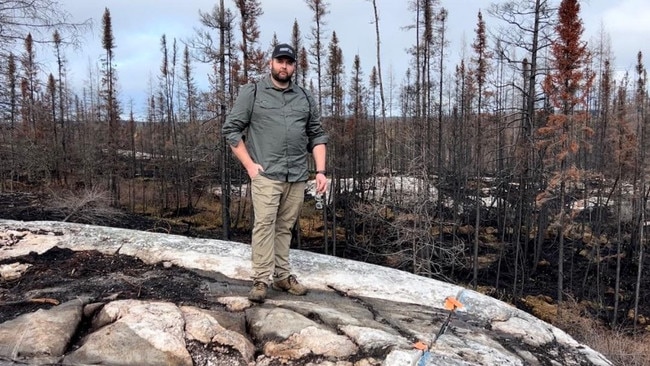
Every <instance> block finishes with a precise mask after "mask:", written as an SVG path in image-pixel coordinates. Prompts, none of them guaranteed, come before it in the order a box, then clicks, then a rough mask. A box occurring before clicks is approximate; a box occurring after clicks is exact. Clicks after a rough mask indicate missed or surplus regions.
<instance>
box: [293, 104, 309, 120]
mask: <svg viewBox="0 0 650 366" xmlns="http://www.w3.org/2000/svg"><path fill="white" fill-rule="evenodd" d="M289 113H290V114H291V117H292V118H294V119H296V120H304V121H309V106H306V105H304V106H303V105H296V106H291V108H290V111H289Z"/></svg>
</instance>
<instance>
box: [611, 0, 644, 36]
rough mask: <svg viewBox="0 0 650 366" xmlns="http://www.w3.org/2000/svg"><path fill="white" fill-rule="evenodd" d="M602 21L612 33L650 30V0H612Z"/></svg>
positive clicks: (636, 33)
mask: <svg viewBox="0 0 650 366" xmlns="http://www.w3.org/2000/svg"><path fill="white" fill-rule="evenodd" d="M611 4H612V5H613V7H612V8H611V9H609V10H607V11H606V12H605V14H604V16H603V21H604V22H605V26H606V27H607V29H608V30H609V31H610V32H612V33H613V34H617V35H619V34H620V35H623V34H626V33H631V34H635V35H639V36H640V34H641V33H646V36H647V33H648V32H650V2H649V1H647V0H623V1H612V2H611Z"/></svg>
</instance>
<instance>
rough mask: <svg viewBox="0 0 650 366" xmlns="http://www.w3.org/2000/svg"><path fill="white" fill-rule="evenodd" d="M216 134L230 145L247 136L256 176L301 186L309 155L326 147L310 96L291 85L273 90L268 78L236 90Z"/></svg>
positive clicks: (304, 177)
mask: <svg viewBox="0 0 650 366" xmlns="http://www.w3.org/2000/svg"><path fill="white" fill-rule="evenodd" d="M256 89H257V90H256ZM308 98H309V99H308ZM247 128H248V132H246V129H247ZM221 132H222V133H223V136H224V137H225V138H226V141H227V142H228V144H230V145H232V146H236V145H237V144H238V143H239V141H241V140H242V139H244V136H247V137H246V139H245V142H246V147H247V150H248V153H249V155H250V156H251V158H252V159H253V161H255V162H256V163H257V164H260V165H261V166H262V168H264V172H262V173H261V174H262V175H264V176H265V177H267V178H269V179H273V180H279V181H283V182H300V181H306V180H307V179H308V178H309V172H308V170H307V166H308V165H307V158H308V155H309V153H310V152H311V150H312V149H313V147H314V146H316V145H319V144H327V142H328V135H327V134H326V133H325V131H324V130H323V127H322V125H321V122H320V113H319V111H318V107H317V105H316V102H315V101H314V98H313V97H312V96H311V94H309V92H307V91H305V90H304V89H302V88H301V87H299V86H298V85H296V84H294V83H293V82H292V83H290V85H289V87H288V88H287V89H284V90H281V89H277V88H275V87H274V85H273V82H272V81H271V77H270V76H267V77H265V78H264V79H262V80H260V81H259V82H258V83H257V86H256V85H255V84H253V83H251V84H246V85H244V86H242V87H241V89H240V91H239V95H238V96H237V99H236V100H235V104H234V105H233V108H232V110H231V111H230V113H229V114H228V116H227V117H226V122H225V123H224V125H223V127H222V130H221Z"/></svg>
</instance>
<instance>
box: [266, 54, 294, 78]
mask: <svg viewBox="0 0 650 366" xmlns="http://www.w3.org/2000/svg"><path fill="white" fill-rule="evenodd" d="M295 70H296V62H295V61H294V60H292V59H290V58H287V57H279V58H273V59H271V76H272V77H273V79H275V80H276V81H279V82H281V83H286V82H288V81H289V80H291V77H292V76H293V72H294V71H295Z"/></svg>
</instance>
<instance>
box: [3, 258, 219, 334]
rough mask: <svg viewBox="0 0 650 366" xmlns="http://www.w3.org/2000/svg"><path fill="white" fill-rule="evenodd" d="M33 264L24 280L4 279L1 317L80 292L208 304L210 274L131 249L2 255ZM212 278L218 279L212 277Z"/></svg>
mask: <svg viewBox="0 0 650 366" xmlns="http://www.w3.org/2000/svg"><path fill="white" fill-rule="evenodd" d="M9 262H10V263H14V262H20V263H27V264H30V265H31V267H30V268H29V269H28V270H27V272H26V273H25V274H24V275H23V276H22V277H21V278H20V279H18V280H15V281H0V323H2V322H4V321H6V320H9V319H13V318H15V317H16V316H18V315H20V314H24V313H28V312H32V311H34V310H36V309H41V308H42V309H47V308H50V307H51V306H53V305H52V303H53V302H56V303H62V302H65V301H68V300H71V299H74V298H77V297H78V296H87V297H89V298H91V299H93V300H95V301H101V300H104V301H105V300H108V299H111V300H116V299H147V300H162V301H169V302H173V303H175V304H179V305H193V306H199V307H207V306H208V303H209V302H208V298H207V294H206V292H205V291H204V290H203V289H202V287H203V286H202V285H203V284H205V282H206V278H204V277H202V276H200V275H198V274H197V273H194V272H191V271H189V270H186V269H184V268H180V267H176V266H171V267H169V268H165V266H163V265H162V264H156V265H150V264H146V263H144V262H142V261H141V260H139V259H136V258H134V257H130V256H125V255H105V254H102V253H99V252H95V251H82V252H75V251H72V250H69V249H60V248H53V249H51V250H49V251H47V252H45V253H43V254H42V255H38V254H36V253H31V254H29V255H26V256H23V257H18V258H13V259H11V260H9V261H0V265H2V264H7V263H9ZM211 281H214V280H212V279H211Z"/></svg>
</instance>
